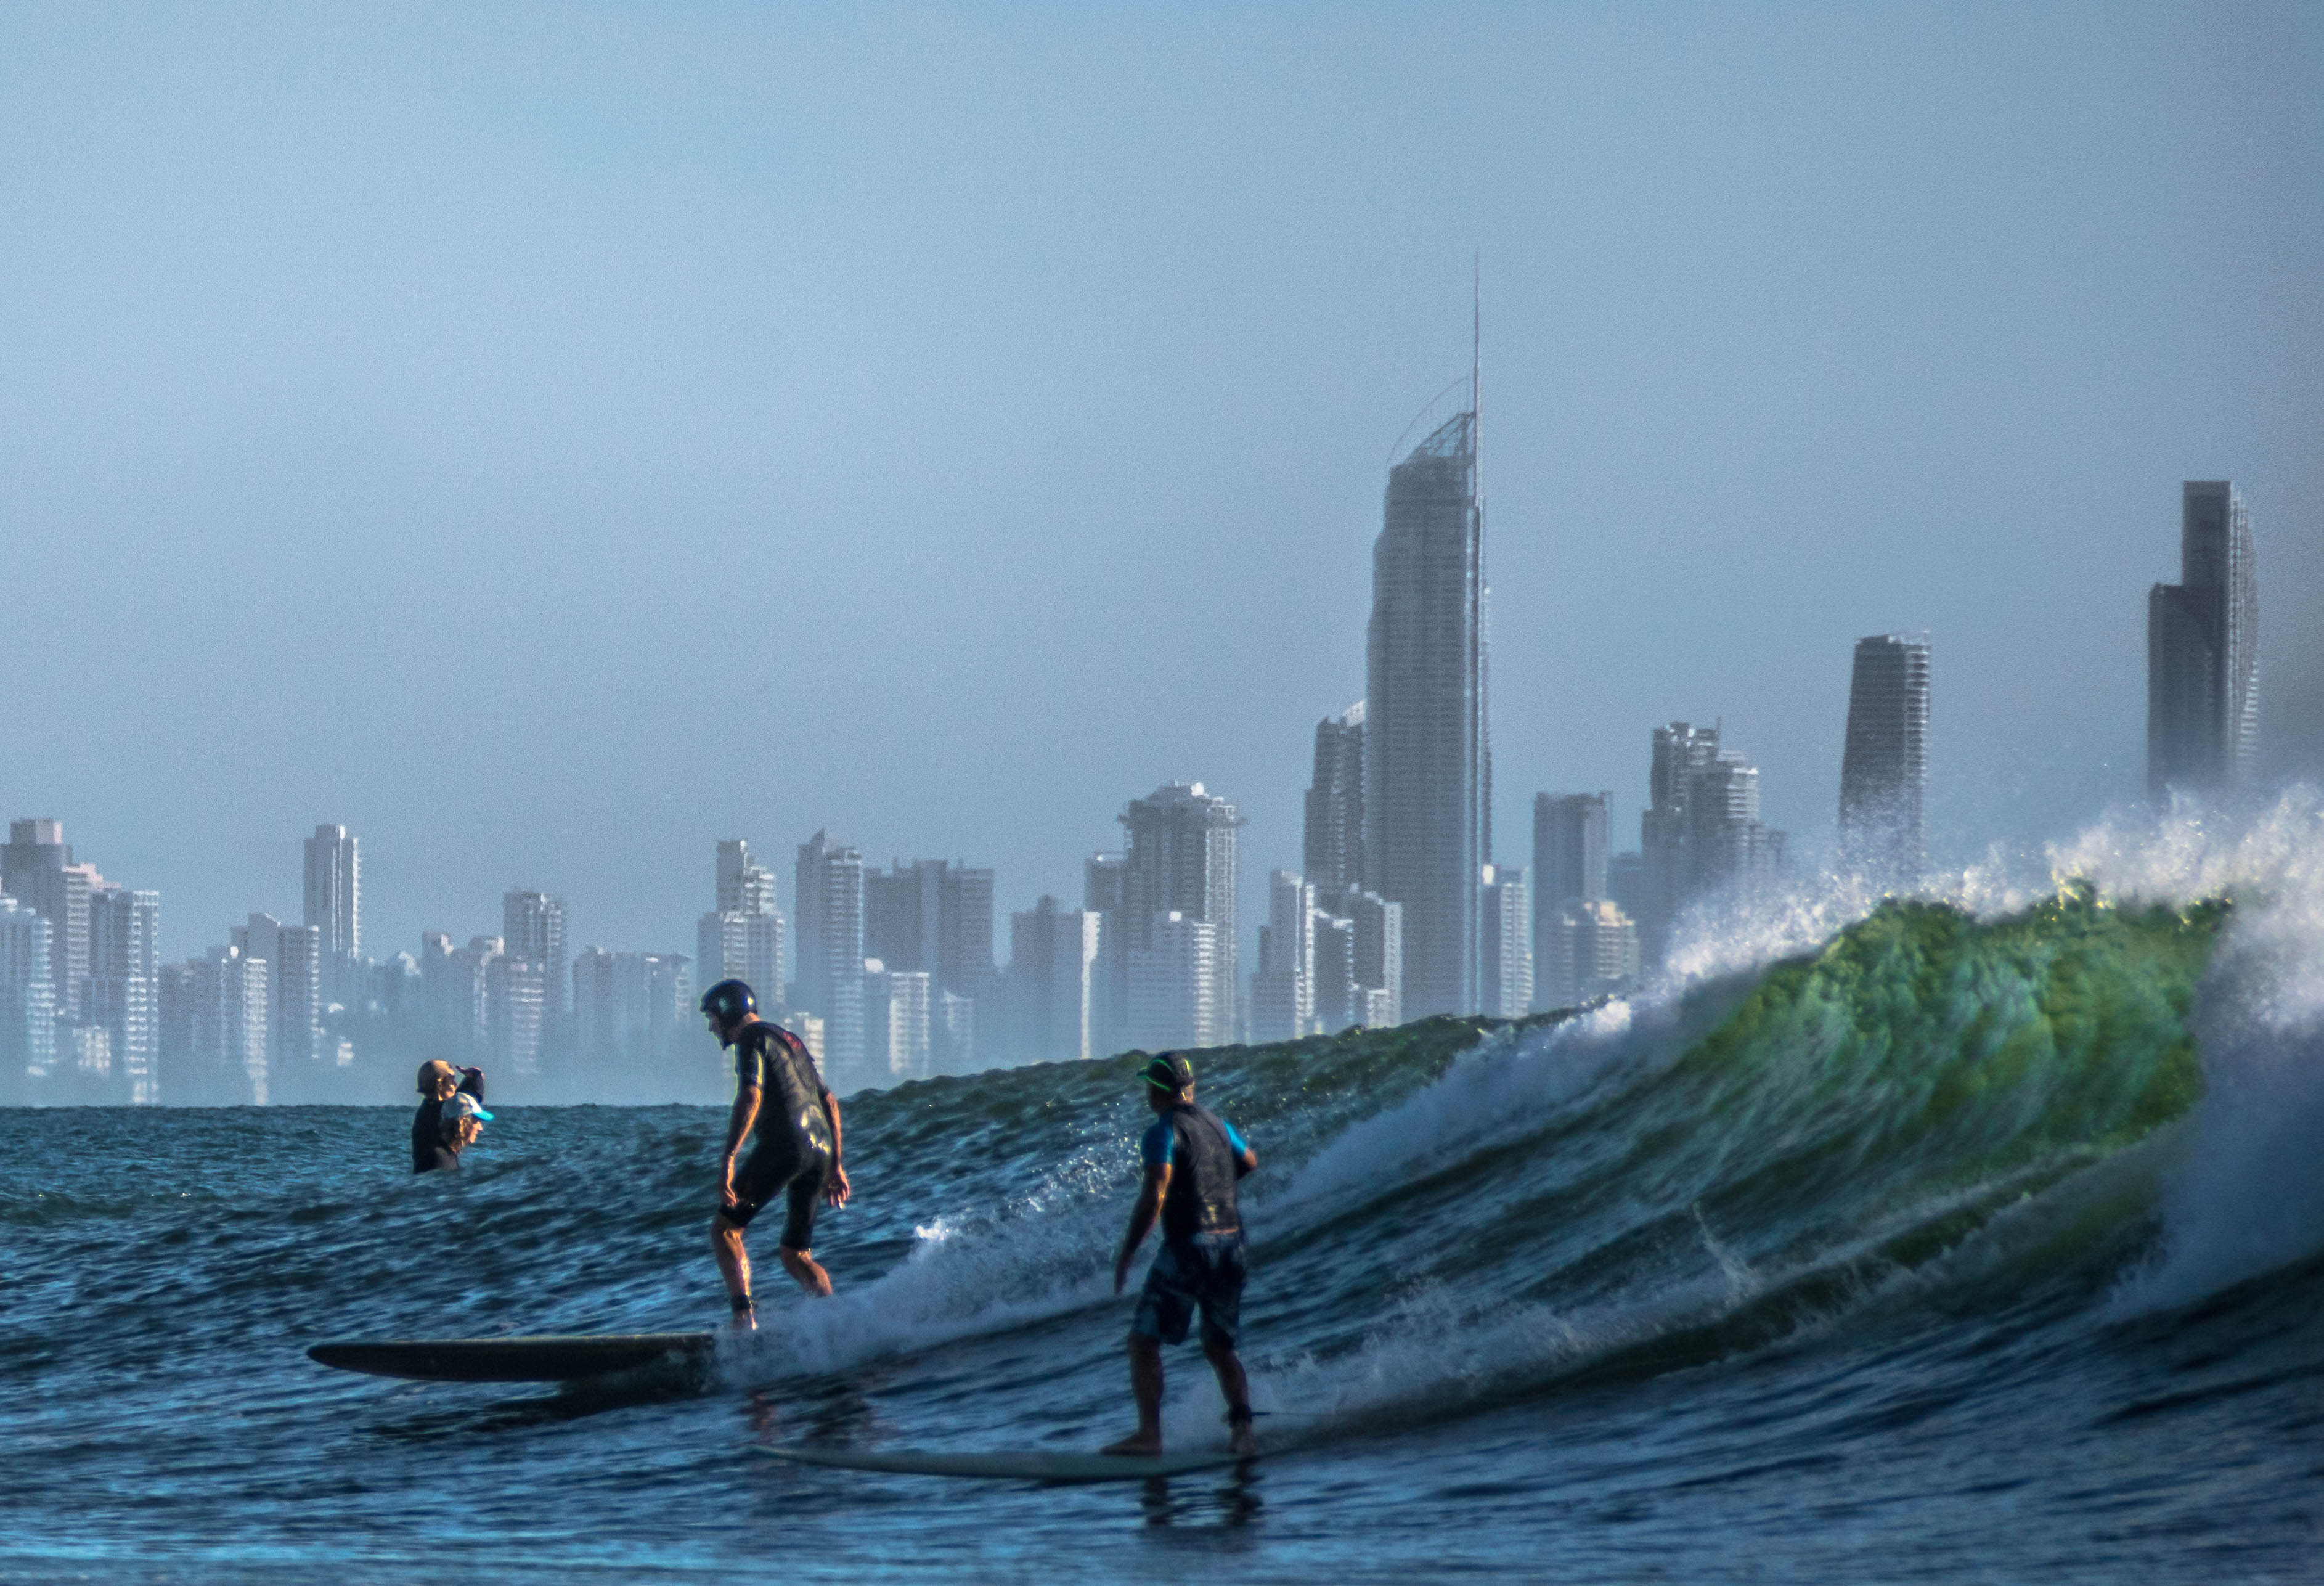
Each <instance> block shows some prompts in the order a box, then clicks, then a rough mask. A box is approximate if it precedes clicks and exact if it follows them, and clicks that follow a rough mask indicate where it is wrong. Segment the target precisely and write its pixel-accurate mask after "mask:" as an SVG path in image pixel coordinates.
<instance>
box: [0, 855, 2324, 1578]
mask: <svg viewBox="0 0 2324 1586" xmlns="http://www.w3.org/2000/svg"><path fill="white" fill-rule="evenodd" d="M2271 922H2273V923H2271ZM2287 931H2288V933H2289V934H2286V933H2287ZM2272 933H2273V934H2272ZM2308 939H2309V938H2306V937H2302V936H2301V935H2300V933H2299V931H2298V930H2297V929H2292V928H2290V927H2285V926H2284V925H2283V922H2282V918H2281V910H2280V908H2274V909H2272V908H2255V907H2249V906H2246V907H2244V908H2238V909H2237V910H2236V911H2234V912H2233V913H2230V912H2228V911H2227V910H2226V909H2224V908H2217V907H2189V906H2185V905H2182V904H2172V905H2171V906H2169V907H2161V908H2147V907H2146V906H2144V905H2143V904H2141V905H2135V906H2131V905H2126V906H2124V907H2119V908H2115V907H2107V906H2106V905H2105V904H2104V903H2103V902H2101V901H2099V900H2098V899H2094V898H2091V897H2089V896H2083V897H2073V896H2069V897H2067V898H2065V899H2062V900H2059V901H2054V902H2052V903H2049V904H2045V905H2043V906H2042V907H2040V908H2033V909H2030V910H2024V911H2021V912H2017V913H2014V914H2010V913H2004V914H1997V915H1994V916H1991V917H1983V918H1979V917H1972V916H1970V915H1968V914H1964V913H1960V912H1956V911H1953V910H1950V909H1945V908H1888V909H1886V910H1883V911H1881V912H1880V913H1878V914H1877V915H1875V916H1874V917H1871V918H1869V919H1867V920H1863V921H1860V922H1859V923H1857V924H1855V925H1853V926H1850V927H1848V928H1847V929H1845V930H1844V931H1842V932H1840V933H1839V934H1838V935H1836V936H1832V937H1831V938H1830V939H1828V940H1826V941H1824V942H1823V943H1822V944H1821V945H1819V946H1817V947H1816V948H1815V949H1814V950H1813V951H1812V952H1809V953H1806V954H1802V955H1798V956H1794V957H1790V958H1784V959H1781V960H1779V961H1778V962H1775V963H1773V964H1769V965H1767V966H1766V967H1758V968H1749V969H1744V970H1738V971H1736V972H1734V973H1726V974H1713V975H1705V976H1703V977H1701V978H1698V979H1696V980H1694V981H1692V982H1690V983H1689V984H1688V985H1687V986H1686V988H1685V989H1684V990H1683V992H1673V993H1671V994H1669V995H1666V996H1663V997H1660V998H1649V999H1646V1000H1641V1001H1640V1002H1639V1003H1638V1004H1637V1005H1636V1006H1623V1005H1616V1006H1612V1007H1609V1008H1606V1009H1602V1010H1598V1011H1596V1012H1594V1013H1592V1014H1588V1015H1583V1016H1581V1017H1578V1018H1574V1019H1568V1020H1566V1021H1564V1022H1563V1023H1558V1024H1555V1025H1535V1026H1532V1027H1528V1028H1519V1029H1510V1028H1499V1029H1495V1030H1491V1031H1489V1032H1488V1033H1487V1034H1485V1035H1484V1037H1482V1039H1481V1040H1480V1039H1478V1038H1477V1035H1476V1029H1475V1027H1473V1026H1458V1025H1454V1024H1452V1023H1451V1022H1450V1021H1442V1022H1438V1023H1435V1024H1432V1025H1427V1026H1420V1027H1412V1028H1407V1029H1406V1030H1403V1031H1397V1032H1388V1033H1384V1034H1380V1035H1374V1036H1358V1037H1343V1038H1341V1039H1339V1040H1336V1041H1328V1042H1311V1043H1307V1044H1305V1045H1304V1046H1302V1047H1290V1048H1286V1047H1275V1048H1260V1049H1255V1050H1240V1049H1238V1050H1234V1051H1230V1052H1222V1053H1217V1054H1211V1055H1207V1056H1205V1057H1204V1058H1203V1061H1202V1063H1201V1065H1200V1067H1201V1074H1202V1085H1203V1100H1204V1101H1205V1102H1207V1103H1209V1104H1211V1105H1213V1106H1215V1107H1217V1108H1219V1109H1220V1110H1221V1111H1224V1112H1226V1113H1227V1114H1228V1115H1229V1116H1231V1117H1232V1118H1234V1119H1235V1120H1237V1121H1238V1123H1239V1124H1240V1125H1241V1127H1242V1128H1243V1129H1244V1130H1245V1132H1246V1133H1248V1134H1249V1135H1250V1138H1251V1139H1252V1141H1253V1143H1254V1144H1255V1145H1256V1146H1257V1148H1259V1151H1260V1153H1261V1155H1262V1157H1264V1158H1265V1160H1266V1164H1267V1166H1266V1167H1265V1169H1264V1170H1263V1172H1262V1173H1261V1175H1260V1176H1259V1177H1257V1178H1255V1179H1253V1180H1252V1181H1251V1182H1250V1203H1249V1205H1248V1219H1249V1222H1250V1227H1251V1230H1252V1239H1253V1253H1252V1269H1253V1276H1252V1282H1251V1287H1250V1294H1249V1297H1248V1300H1247V1302H1246V1305H1245V1311H1244V1316H1245V1327H1246V1355H1247V1359H1248V1360H1250V1364H1251V1366H1252V1368H1253V1376H1254V1392H1255V1395H1256V1397H1257V1398H1258V1401H1259V1404H1260V1405H1261V1406H1265V1407H1267V1408H1268V1409H1269V1410H1271V1411H1272V1412H1274V1413H1273V1414H1272V1415H1269V1416H1268V1418H1267V1419H1266V1420H1264V1421H1262V1422H1261V1423H1260V1426H1261V1432H1262V1437H1263V1440H1264V1441H1265V1442H1266V1443H1268V1446H1269V1448H1270V1451H1271V1452H1270V1457H1268V1458H1267V1459H1264V1460H1262V1461H1260V1462H1258V1463H1256V1464H1255V1465H1250V1466H1247V1467H1244V1468H1243V1469H1241V1470H1240V1471H1213V1472H1206V1473H1203V1474H1200V1475H1196V1476H1193V1477H1186V1478H1179V1479H1176V1480H1170V1481H1167V1482H1152V1483H1147V1484H1143V1485H1140V1484H1136V1483H1130V1484H1122V1485H1115V1486H1103V1487H1083V1488H1043V1487H1038V1486H1034V1485H1030V1484H1022V1483H1011V1482H1001V1483H973V1484H972V1483H965V1482H956V1481H945V1480H932V1479H927V1478H914V1477H901V1476H889V1475H864V1474H855V1473H847V1472H841V1471H829V1470H820V1469H811V1468H800V1467H794V1466H789V1465H786V1464H784V1463H782V1462H778V1461H775V1460H770V1459H767V1458H765V1457H763V1456H762V1455H761V1453H760V1452H756V1451H757V1450H758V1449H759V1448H760V1447H761V1445H765V1444H779V1443H788V1442H791V1441H796V1440H814V1441H818V1442H827V1443H828V1442H838V1443H856V1444H861V1445H890V1446H893V1445H927V1446H937V1447H945V1448H956V1449H989V1448H1001V1447H1041V1448H1058V1449H1086V1448H1089V1447H1092V1446H1093V1445H1094V1444H1095V1443H1099V1442H1101V1441H1103V1440H1105V1439H1106V1438H1109V1437H1111V1436H1113V1435H1117V1434H1120V1432H1122V1431H1125V1430H1127V1428H1128V1426H1129V1425H1130V1406H1129V1403H1128V1394H1127V1389H1126V1383H1125V1379H1124V1372H1123V1367H1122V1362H1121V1351H1120V1341H1121V1334H1122V1331H1123V1328H1124V1326H1125V1325H1126V1323H1127V1320H1128V1311H1129V1304H1130V1302H1129V1301H1127V1300H1116V1299H1114V1298H1113V1297H1112V1296H1111V1295H1110V1293H1109V1292H1108V1288H1109V1286H1108V1282H1107V1278H1108V1275H1109V1268H1110V1253H1111V1246H1112V1242H1113V1240H1115V1239H1116V1238H1117V1237H1118V1235H1119V1230H1120V1222H1121V1220H1122V1217H1123V1215H1124V1213H1125V1212H1126V1209H1127V1206H1128V1203H1129V1198H1130V1191H1131V1188H1132V1185H1133V1150H1132V1145H1133V1141H1134V1139H1135V1131H1136V1130H1137V1129H1138V1128H1139V1124H1140V1122H1141V1120H1142V1119H1143V1117H1144V1114H1143V1112H1142V1110H1141V1108H1140V1106H1139V1100H1138V1097H1137V1096H1136V1094H1135V1093H1134V1091H1133V1087H1132V1085H1131V1084H1130V1083H1129V1065H1126V1064H1124V1063H1121V1062H1119V1061H1117V1062H1112V1063H1101V1064H1092V1065H1074V1066H1070V1067H1065V1066H1053V1067H1045V1068H1034V1069H1025V1070H1019V1071H1014V1072H1011V1073H1008V1074H997V1075H993V1076H990V1077H989V1078H988V1079H985V1080H982V1081H938V1082H935V1083H928V1084H924V1085H916V1086H909V1087H906V1088H905V1089H903V1090H900V1091H899V1092H895V1093H887V1094H881V1095H867V1096H863V1097H859V1098H856V1099H854V1100H853V1101H852V1102H850V1104H849V1109H848V1115H847V1121H848V1131H847V1136H848V1142H849V1166H850V1168H851V1171H852V1172H853V1175H854V1177H855V1181H856V1186H857V1201H856V1203H855V1204H854V1205H853V1207H851V1208H850V1209H848V1210H847V1211H846V1212H844V1213H839V1214H836V1215H832V1216H830V1217H829V1218H828V1219H827V1221H826V1222H825V1224H824V1225H823V1229H822V1231H821V1234H820V1237H819V1249H818V1253H819V1255H820V1256H821V1257H822V1258H823V1259H825V1261H826V1262H827V1263H828V1264H829V1266H830V1268H831V1269H832V1271H833V1274H834V1276H835V1279H836V1281H837V1283H838V1286H839V1289H840V1294H839V1297H838V1298H837V1299H835V1300H834V1301H831V1302H826V1303H822V1304H816V1305H810V1304H807V1303H806V1302H803V1301H801V1300H799V1299H798V1298H797V1296H795V1295H794V1294H792V1293H791V1292H790V1291H789V1289H788V1286H787V1285H785V1284H784V1283H783V1281H782V1280H781V1278H780V1277H779V1274H778V1273H777V1272H775V1271H774V1269H773V1268H772V1267H771V1264H770V1265H769V1266H768V1267H767V1268H766V1269H765V1271H764V1272H762V1275H761V1284H760V1286H761V1292H762V1294H763V1295H767V1296H773V1303H772V1304H771V1305H768V1306H767V1307H766V1312H765V1313H764V1314H765V1330H764V1331H763V1332H761V1334H760V1335H759V1336H758V1337H757V1338H756V1339H755V1340H753V1341H752V1342H751V1343H750V1344H749V1345H748V1346H747V1347H744V1348H741V1349H735V1350H729V1351H726V1352H725V1353H724V1355H723V1356H722V1357H721V1360H720V1361H719V1363H718V1366H717V1369H715V1371H712V1372H710V1373H707V1374H705V1375H702V1376H699V1377H688V1376H687V1375H685V1374H682V1373H675V1372H672V1373H663V1374H656V1373H645V1374H642V1375H641V1376H639V1377H636V1378H633V1379H628V1380H624V1381H621V1382H615V1383H607V1384H602V1385H599V1386H597V1387H595V1388H586V1389H580V1390H572V1391H563V1392H559V1391H556V1390H549V1389H541V1390H534V1389H527V1388H505V1387H493V1386H486V1387H460V1386H438V1385H418V1384H401V1383H395V1382H390V1381H385V1380H382V1379H372V1378H364V1377H358V1376H354V1375H349V1374H346V1373H340V1372H335V1371H331V1370H327V1369H323V1368H320V1367H318V1366H316V1365H314V1364H312V1363H310V1362H309V1360H307V1359H306V1358H305V1355H304V1350H305V1348H306V1346H307V1345H308V1344H309V1343H311V1342H317V1341H318V1340H320V1339H323V1338H327V1337H347V1336H415V1335H448V1334H472V1333H489V1332H546V1331H598V1330H608V1331H630V1330H661V1329H675V1328H685V1327H699V1326H708V1325H713V1324H715V1323H716V1322H717V1321H718V1320H719V1319H720V1316H721V1313H722V1312H723V1309H724V1306H723V1300H722V1296H721V1291H720V1288H719V1285H718V1281H717V1277H716V1274H715V1268H713V1266H712V1263H711V1261H710V1259H709V1255H708V1250H707V1246H706V1241H705V1222H706V1218H707V1213H708V1210H709V1206H710V1203H711V1199H710V1195H709V1193H708V1188H707V1185H708V1182H709V1173H710V1164H711V1159H712V1157H713V1154H714V1152H715V1148H716V1144H717V1140H718V1138H719V1131H720V1129H721V1126H722V1123H723V1116H722V1114H721V1113H720V1112H718V1111H712V1110H705V1109H688V1108H660V1109H642V1110H615V1109H597V1108H575V1109H538V1110H536V1109H521V1108H501V1109H497V1110H496V1111H499V1113H500V1120H499V1121H498V1122H497V1123H495V1124H494V1125H493V1126H492V1127H491V1128H489V1129H488V1130H487V1131H486V1137H485V1139H484V1143H483V1144H482V1145H480V1146H479V1147H477V1148H475V1150H474V1152H473V1153H472V1154H471V1157H470V1158H469V1166H467V1167H466V1169H464V1170H463V1171H461V1172H459V1173H457V1174H438V1175H431V1176H424V1177H419V1178H415V1177H413V1176H411V1175H410V1173H409V1172H408V1171H407V1170H406V1163H407V1161H408V1157H406V1154H405V1153H406V1146H405V1138H406V1130H407V1125H408V1114H407V1113H406V1112H405V1111H402V1110H401V1109H377V1110H370V1109H311V1110H301V1109H276V1110H268V1111H254V1110H233V1111H161V1112H153V1111H140V1112H133V1111H98V1110H88V1111H58V1112H27V1111H14V1112H7V1113H0V1162H5V1167H0V1283H5V1309H4V1310H0V1415H5V1424H6V1426H7V1429H8V1435H7V1439H6V1442H5V1452H0V1491H5V1495H6V1496H5V1500H4V1501H5V1505H6V1513H7V1517H8V1521H9V1523H8V1525H7V1526H6V1527H5V1535H0V1577H5V1578H7V1579H11V1580H15V1579H49V1578H56V1579H71V1578H89V1579H97V1580H130V1579H135V1580H155V1579H158V1580H213V1579H232V1580H244V1579H251V1578H267V1577H275V1576H279V1577H281V1578H284V1579H297V1580H302V1581H303V1580H314V1579H318V1578H321V1577H327V1576H328V1577H337V1578H341V1579H345V1580H347V1581H370V1580H409V1579H415V1578H420V1577H422V1576H444V1577H447V1578H482V1579H488V1580H516V1579H526V1578H532V1577H541V1578H555V1579H559V1580H563V1579H570V1578H574V1577H576V1576H577V1577H587V1576H590V1575H593V1574H595V1575H598V1576H603V1577H605V1578H609V1579H624V1580H626V1579H651V1578H656V1577H659V1576H664V1575H671V1576H676V1575H687V1576H703V1577H717V1578H725V1577H731V1576H734V1575H738V1574H742V1573H745V1572H779V1573H781V1574H783V1575H786V1576H790V1577H807V1578H818V1579H820V1578H838V1579H846V1580H862V1579H870V1578H880V1577H882V1576H886V1575H891V1574H892V1575H922V1574H951V1575H959V1576H973V1577H977V1578H989V1579H1018V1578H1024V1579H1032V1578H1036V1577H1039V1578H1051V1579H1053V1578H1060V1577H1062V1578H1067V1579H1084V1578H1098V1579H1117V1578H1137V1579H1146V1578H1171V1579H1180V1578H1194V1579H1227V1578H1231V1579H1252V1580H1278V1579H1288V1578H1335V1579H1343V1580H1356V1579H1390V1578H1408V1577H1411V1576H1414V1575H1422V1576H1430V1575H1440V1574H1452V1573H1456V1572H1463V1571H1471V1570H1473V1571H1480V1572H1481V1571H1492V1572H1510V1573H1524V1574H1526V1575H1529V1576H1539V1577H1544V1578H1558V1579H1571V1580H1581V1581H1635V1580H1641V1579H1656V1578H1669V1579H1684V1580H1698V1579H1729V1578H1738V1577H1739V1578H1766V1579H1783V1580H1805V1579H1814V1580H1819V1581H1908V1580H1942V1581H1954V1580H1961V1579H1980V1580H1984V1579H1990V1580H2033V1579H2039V1580H2044V1581H2060V1580H2063V1581H2079V1580H2092V1581H2098V1580H2132V1579H2136V1580H2141V1581H2153V1580H2170V1581H2176V1580H2185V1581H2218V1580H2255V1581H2256V1580H2282V1581H2293V1580H2301V1581H2304V1580H2312V1579H2314V1578H2316V1576H2317V1573H2318V1571H2317V1567H2316V1565H2315V1563H2314V1556H2315V1554H2314V1550H2315V1546H2316V1544H2317V1541H2318V1537H2317V1527H2318V1519H2319V1504H2318V1499H2317V1495H2318V1492H2319V1476H2324V1323H2319V1305H2324V1261H2319V1259H2318V1251H2319V1249H2324V1084H2319V1080H2318V1075H2319V1071H2324V1065H2319V1063H2318V1062H2317V1061H2316V1059H2317V1058H2318V1057H2319V1055H2324V1047H2319V1045H2318V1042H2317V1038H2316V1029H2317V1024H2316V1021H2315V1020H2314V1019H2313V1018H2312V1017H2311V1016H2310V1011H2309V1010H2306V1004H2303V1003H2301V1002H2300V1000H2299V995H2298V994H2296V993H2297V986H2296V985H2295V984H2294V983H2293V982H2297V981H2298V978H2299V974H2300V973H2301V971H2300V970H2299V968H2298V965H2299V964H2301V963H2302V962H2305V961H2304V960H2302V959H2301V957H2300V953H2301V952H2302V951H2305V950H2306V949H2305V948H2303V947H2302V946H2301V944H2302V943H2303V942H2305V941H2307V940H2308ZM2286 943H2290V944H2291V946H2292V949H2293V951H2292V953H2291V956H2289V957H2287V956H2286ZM771 1239H772V1233H771V1231H768V1232H767V1233H765V1234H764V1235H762V1237H761V1239H760V1240H758V1241H757V1242H758V1244H759V1245H760V1246H761V1249H762V1250H763V1249H764V1248H765V1247H767V1246H769V1245H770V1243H771ZM1170 1360H1171V1370H1172V1377H1171V1389H1172V1391H1171V1397H1170V1403H1169V1409H1168V1413H1167V1428H1168V1431H1169V1434H1170V1436H1171V1438H1172V1440H1173V1441H1174V1442H1175V1443H1195V1442H1199V1441H1202V1440H1206V1439H1209V1440H1216V1439H1220V1438H1222V1435H1223V1430H1222V1427H1221V1426H1220V1425H1219V1423H1218V1420H1217V1414H1218V1403H1217V1396H1216V1392H1215V1389H1214V1388H1213V1386H1212V1384H1211V1382H1210V1380H1209V1377H1208V1373H1207V1372H1206V1371H1205V1370H1204V1369H1203V1366H1202V1362H1201V1359H1200V1356H1199V1355H1198V1354H1196V1353H1195V1352H1194V1351H1192V1350H1185V1351H1174V1352H1173V1354H1172V1355H1171V1357H1170Z"/></svg>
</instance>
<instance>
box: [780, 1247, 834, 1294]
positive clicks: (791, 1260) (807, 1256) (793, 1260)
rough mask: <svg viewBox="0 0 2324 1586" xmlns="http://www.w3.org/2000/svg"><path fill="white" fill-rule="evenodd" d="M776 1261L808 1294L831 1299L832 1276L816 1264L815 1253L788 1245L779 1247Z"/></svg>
mask: <svg viewBox="0 0 2324 1586" xmlns="http://www.w3.org/2000/svg"><path fill="white" fill-rule="evenodd" d="M775 1259H776V1260H778V1261H780V1262H781V1263H782V1264H783V1270H784V1271H786V1272H788V1273H789V1274H790V1275H791V1277H793V1278H794V1279H796V1280H797V1282H798V1286H800V1287H801V1288H803V1289H805V1290H807V1293H809V1294H811V1295H813V1296H816V1298H817V1299H825V1300H827V1299H829V1298H830V1297H831V1274H830V1273H828V1272H825V1270H824V1269H823V1268H821V1267H819V1266H817V1265H816V1259H815V1252H814V1251H812V1250H795V1249H791V1248H790V1247H789V1246H788V1245H778V1246H777V1247H776V1248H775Z"/></svg>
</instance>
